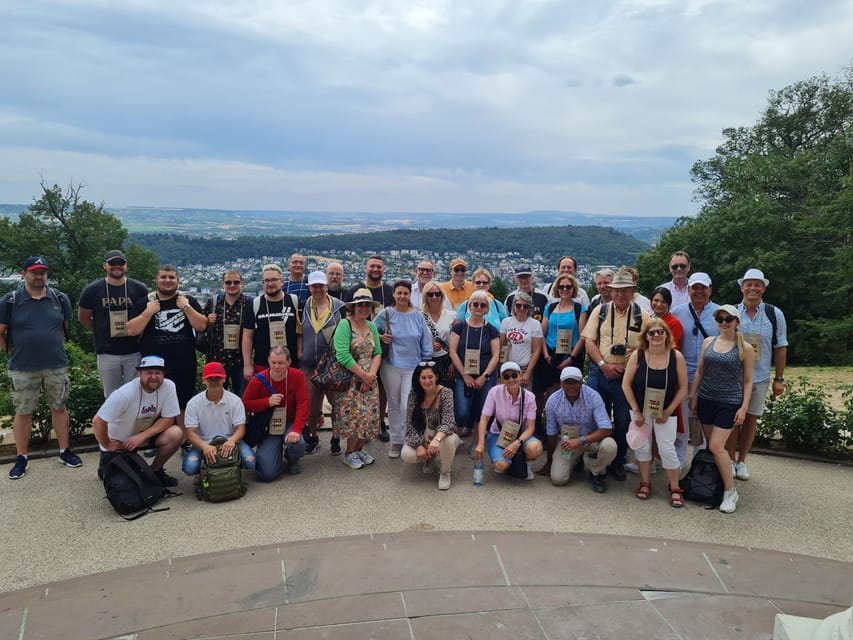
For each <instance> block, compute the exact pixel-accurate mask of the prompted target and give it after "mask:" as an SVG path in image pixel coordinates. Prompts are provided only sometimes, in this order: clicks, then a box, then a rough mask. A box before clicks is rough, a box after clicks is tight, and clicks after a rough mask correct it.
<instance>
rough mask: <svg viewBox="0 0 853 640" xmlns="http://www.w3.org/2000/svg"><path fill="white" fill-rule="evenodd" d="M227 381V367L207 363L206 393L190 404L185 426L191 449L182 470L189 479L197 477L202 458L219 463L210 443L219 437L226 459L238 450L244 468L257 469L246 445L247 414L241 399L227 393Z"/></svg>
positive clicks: (198, 395)
mask: <svg viewBox="0 0 853 640" xmlns="http://www.w3.org/2000/svg"><path fill="white" fill-rule="evenodd" d="M225 378H226V375H225V367H224V366H223V365H222V364H221V363H219V362H208V363H207V364H206V365H204V369H203V370H202V374H201V379H202V382H204V386H205V387H206V390H205V391H202V392H201V393H198V394H196V395H194V396H193V397H192V398H191V399H190V401H189V402H188V403H187V410H186V414H185V417H184V426H185V427H186V429H187V440H188V441H189V443H190V445H192V448H191V449H190V450H189V451H188V452H187V455H186V456H184V463H183V465H182V470H183V472H184V473H185V474H186V475H188V476H194V475H197V474H198V472H199V471H200V470H201V462H202V458H204V461H205V462H206V463H207V464H214V463H215V462H216V452H217V447H215V446H214V445H212V444H211V441H212V440H214V439H215V438H217V437H221V438H224V439H225V442H224V443H223V444H221V445H220V446H219V448H218V449H219V453H220V454H221V455H222V456H223V457H225V458H228V457H230V456H231V454H232V453H233V452H234V449H235V447H237V448H239V451H240V459H241V460H242V464H243V468H244V469H254V468H255V452H254V451H252V448H251V447H250V446H249V445H248V444H246V443H245V442H243V436H244V435H245V433H246V410H245V409H244V408H243V402H242V400H240V398H239V396H237V395H236V394H234V393H231V392H230V391H228V390H226V389H225V386H224V385H225Z"/></svg>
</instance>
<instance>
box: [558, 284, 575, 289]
mask: <svg viewBox="0 0 853 640" xmlns="http://www.w3.org/2000/svg"><path fill="white" fill-rule="evenodd" d="M572 289H574V287H573V286H572V285H570V284H558V285H557V291H571V290H572Z"/></svg>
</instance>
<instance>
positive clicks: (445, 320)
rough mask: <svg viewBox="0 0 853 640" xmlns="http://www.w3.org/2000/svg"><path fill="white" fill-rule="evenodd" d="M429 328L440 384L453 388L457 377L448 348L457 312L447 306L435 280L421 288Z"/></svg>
mask: <svg viewBox="0 0 853 640" xmlns="http://www.w3.org/2000/svg"><path fill="white" fill-rule="evenodd" d="M421 294H422V295H423V304H422V306H421V312H422V313H423V315H424V321H425V322H426V326H427V329H428V330H429V333H430V335H431V336H432V360H433V362H435V374H436V376H438V384H439V385H441V386H443V387H449V388H450V389H453V380H454V378H455V375H454V368H453V361H452V360H451V359H450V353H449V352H448V351H447V349H448V348H449V346H450V329H451V327H453V323H454V322H455V321H456V314H454V313H453V312H452V311H451V310H450V309H448V308H447V307H446V306H445V295H444V291H443V290H442V288H441V285H439V284H438V283H437V282H436V281H435V280H430V281H429V282H427V283H426V284H425V285H424V286H423V289H422V290H421Z"/></svg>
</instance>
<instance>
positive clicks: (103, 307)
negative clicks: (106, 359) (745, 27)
mask: <svg viewBox="0 0 853 640" xmlns="http://www.w3.org/2000/svg"><path fill="white" fill-rule="evenodd" d="M147 295H148V287H146V286H145V285H144V284H142V283H141V282H140V281H139V280H134V279H133V278H128V279H127V280H126V282H125V284H122V285H111V284H107V281H106V279H105V278H103V279H101V280H95V281H94V282H91V283H89V284H88V285H86V288H85V289H83V292H82V293H81V294H80V303H79V304H80V306H81V307H82V308H83V309H91V310H92V317H93V319H92V332H93V334H94V341H95V353H108V354H111V355H114V356H124V355H127V354H129V353H136V352H137V351H139V337H138V336H127V337H123V338H110V311H122V310H126V311H127V312H128V314H127V317H128V320H129V319H130V318H132V317H133V316H131V315H130V310H131V309H132V308H133V303H134V301H136V300H139V299H140V298H144V297H146V296H147ZM143 308H144V307H143Z"/></svg>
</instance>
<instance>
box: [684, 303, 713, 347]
mask: <svg viewBox="0 0 853 640" xmlns="http://www.w3.org/2000/svg"><path fill="white" fill-rule="evenodd" d="M687 308H688V309H690V315H691V316H693V327H694V328H695V329H696V330H697V331H698V332H699V333H701V334H702V339H703V340H704V339H705V338H707V337H708V333H707V332H706V331H705V327H703V326H702V322H701V321H700V320H699V316H698V315H696V309H694V308H693V304H692V303H688V305H687ZM694 335H695V333H694Z"/></svg>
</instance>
